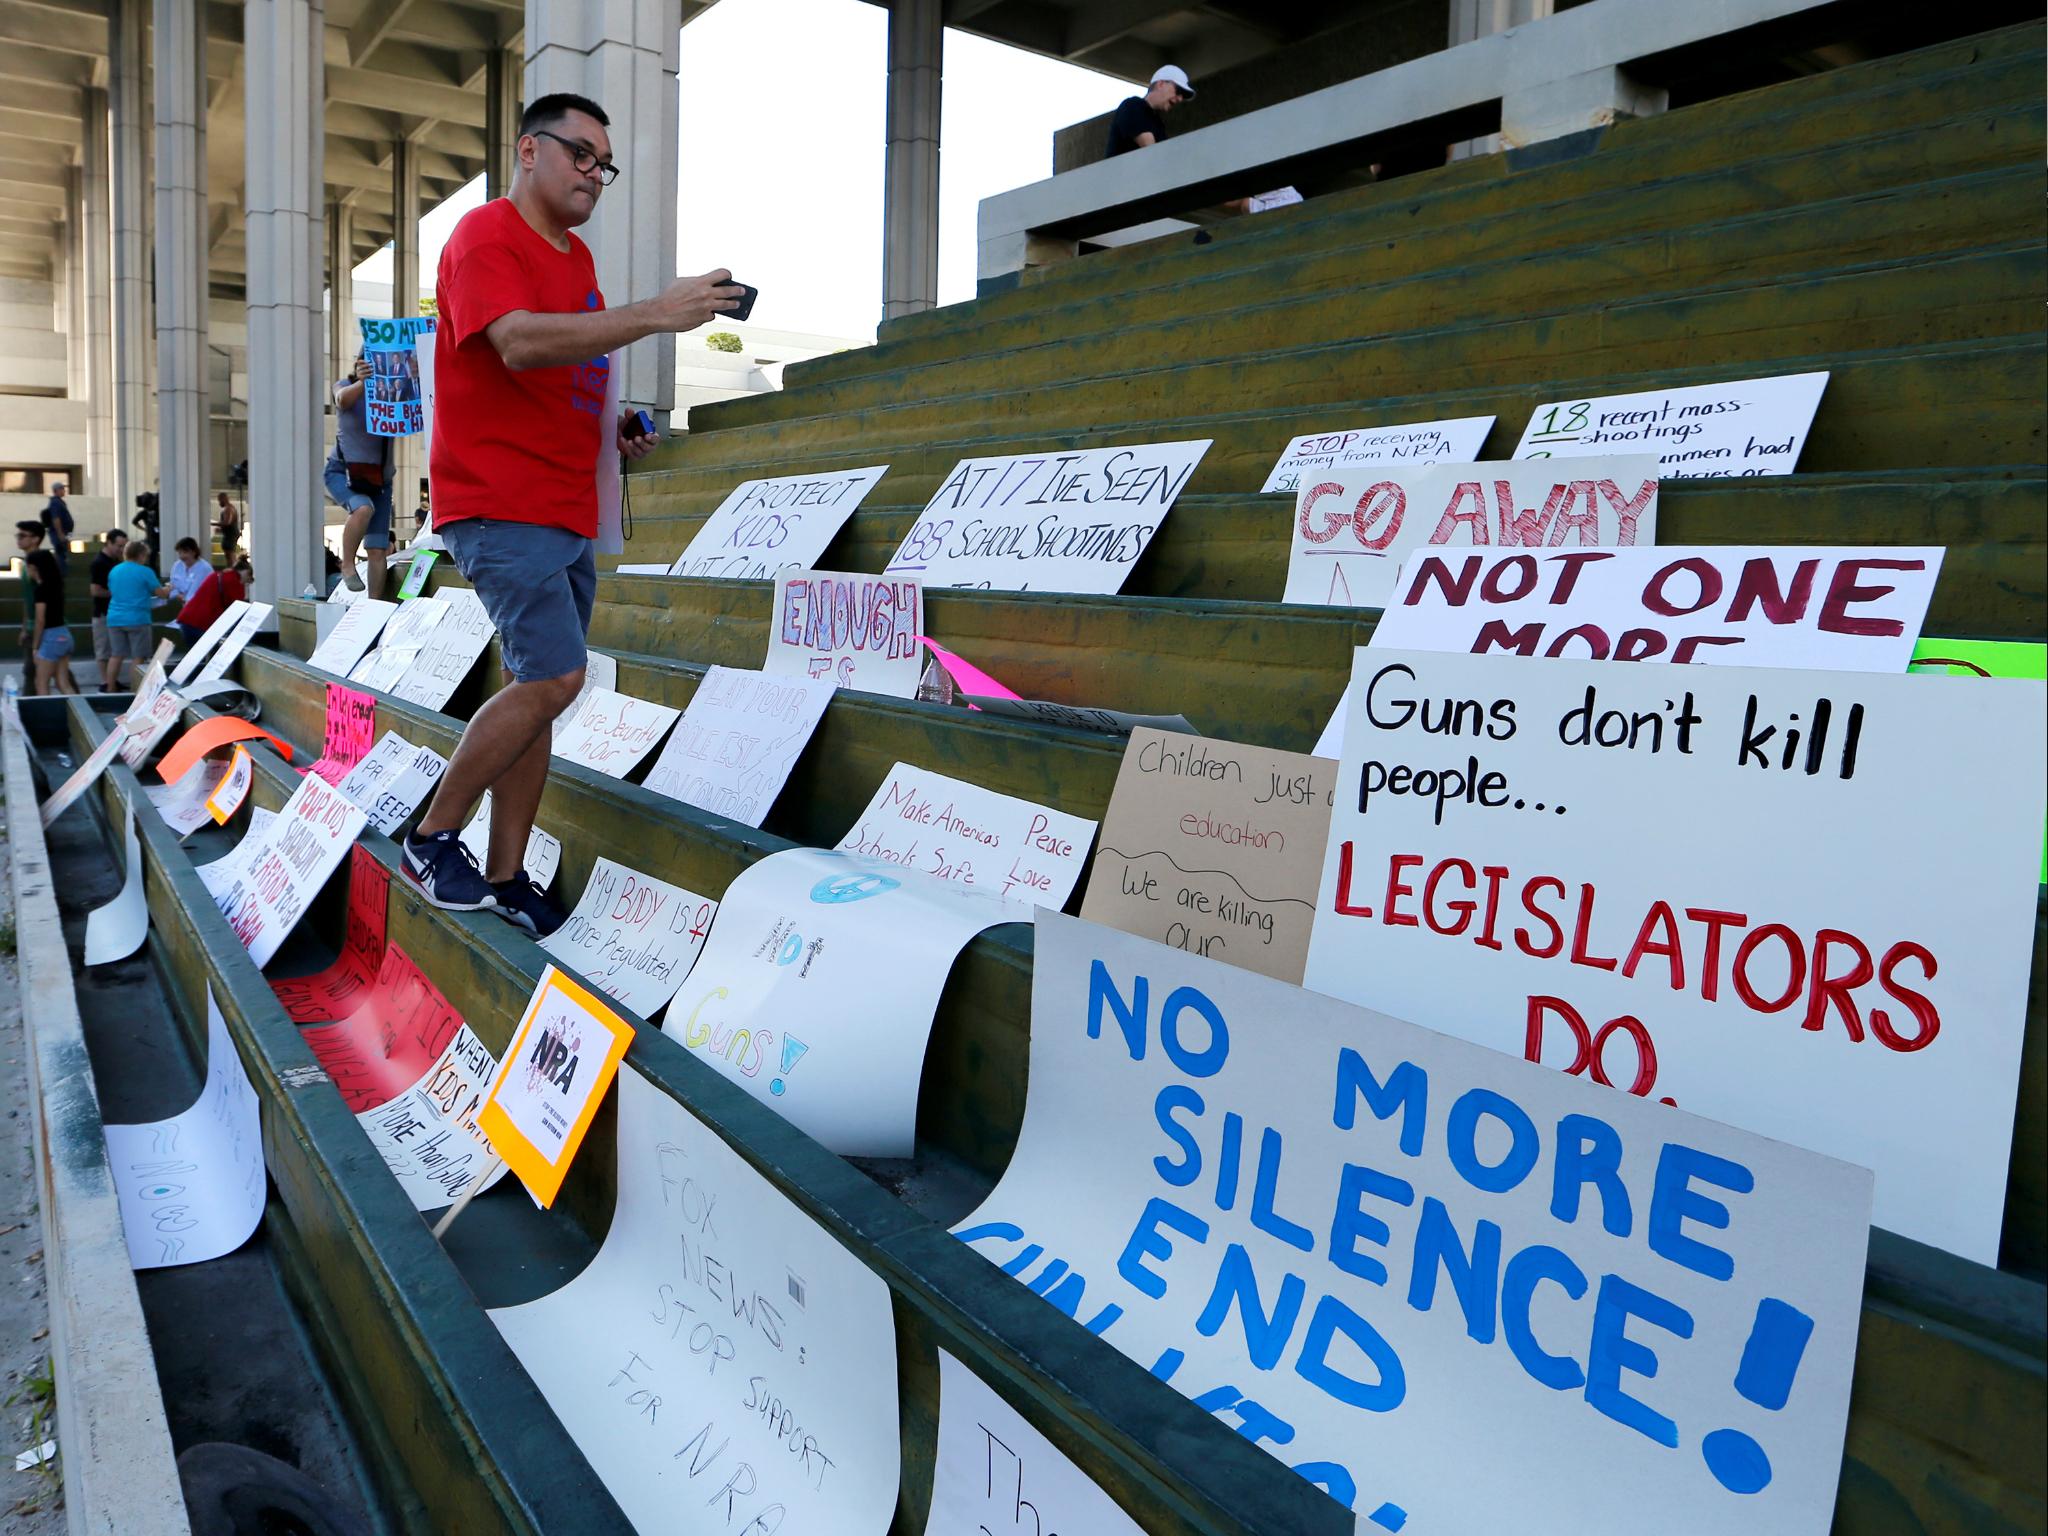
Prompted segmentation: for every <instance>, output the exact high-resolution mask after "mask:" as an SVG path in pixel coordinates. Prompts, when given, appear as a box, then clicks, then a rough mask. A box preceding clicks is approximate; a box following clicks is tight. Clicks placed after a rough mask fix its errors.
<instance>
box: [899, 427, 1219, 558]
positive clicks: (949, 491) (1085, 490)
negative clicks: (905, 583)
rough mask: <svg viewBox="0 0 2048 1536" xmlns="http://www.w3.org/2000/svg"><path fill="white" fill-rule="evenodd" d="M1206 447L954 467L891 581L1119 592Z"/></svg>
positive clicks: (909, 537)
mask: <svg viewBox="0 0 2048 1536" xmlns="http://www.w3.org/2000/svg"><path fill="white" fill-rule="evenodd" d="M1209 443H1210V439H1208V438H1206V437H1205V438H1200V439H1197V440H1194V441H1190V442H1181V443H1139V444H1134V445H1132V446H1131V447H1128V448H1077V449H1074V450H1072V451H1070V452H1065V453H1062V452H1059V451H1057V450H1049V451H1047V452H1043V453H1019V454H1012V455H1009V456H1007V457H1004V458H990V459H962V460H961V461H960V462H959V463H958V464H956V465H955V466H954V467H953V472H952V473H951V474H949V475H948V476H946V479H945V483H944V484H942V485H941V486H940V487H939V488H938V490H937V491H936V492H934V493H933V495H932V499H931V501H930V502H929V503H928V504H927V505H926V506H925V509H924V511H923V512H921V513H919V514H918V519H917V521H916V522H915V523H913V524H911V527H910V531H909V532H908V533H906V534H905V535H904V536H903V543H902V545H901V546H900V547H899V548H898V549H897V551H896V553H895V554H893V555H891V556H890V557H889V564H888V566H887V567H886V572H887V574H889V575H892V576H896V575H903V576H916V577H918V578H919V579H920V580H922V581H923V582H924V584H925V586H927V587H980V588H983V589H985V590H988V591H993V592H1027V591H1029V592H1095V593H1102V594H1108V593H1111V592H1115V591H1117V590H1119V589H1120V588H1121V587H1122V586H1123V584H1124V578H1125V577H1127V576H1129V575H1130V573H1131V567H1132V566H1134V565H1136V564H1137V563H1138V556H1140V555H1142V554H1143V553H1144V552H1145V546H1146V545H1147V544H1149V543H1151V542H1152V535H1153V534H1155V533H1157V532H1158V531H1159V525H1160V523H1161V522H1163V521H1164V520H1165V518H1166V514H1167V512H1168V511H1170V510H1171V509H1172V507H1173V503H1174V501H1175V499H1176V498H1177V497H1178V496H1179V495H1180V494H1181V492H1182V491H1183V490H1185V489H1186V488H1187V483H1188V480H1189V478H1190V477H1191V476H1192V475H1193V474H1194V472H1195V467H1196V466H1197V465H1198V464H1200V463H1201V462H1202V455H1203V454H1205V453H1207V452H1208V451H1209Z"/></svg>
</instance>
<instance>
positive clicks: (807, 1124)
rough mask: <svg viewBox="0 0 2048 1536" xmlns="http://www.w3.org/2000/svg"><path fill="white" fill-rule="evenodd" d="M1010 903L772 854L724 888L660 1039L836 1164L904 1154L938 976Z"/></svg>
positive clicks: (874, 865) (929, 881) (795, 852)
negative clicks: (827, 1151)
mask: <svg viewBox="0 0 2048 1536" xmlns="http://www.w3.org/2000/svg"><path fill="white" fill-rule="evenodd" d="M1018 920H1019V917H1018V908H1016V907H1014V906H1011V905H1009V904H1008V903H1005V902H1000V901H996V900H994V899H992V898H990V897H988V896H983V895H981V894H979V893H977V892H975V891H971V890H969V889H967V888H966V887H965V886H959V885H954V884H952V883H951V882H949V881H945V880H937V879H934V878H933V877H932V876H930V875H922V874H919V873H917V872H916V871H915V870H908V869H898V868H896V867H894V866H893V865H889V864H883V863H880V862H878V861H876V860H873V859H863V858H860V857H858V856H857V855H854V854H849V853H840V852H834V851H828V850H826V849H822V848H785V849H783V850H782V851H781V852H779V853H771V854H770V855H768V857H767V858H765V859H762V860H761V861H760V862H759V863H757V864H754V865H752V866H750V867H749V868H748V869H746V870H744V871H742V872H741V874H740V875H739V877H738V878H737V879H736V880H734V881H733V882H732V884H731V885H729V886H727V887H726V891H725V896H724V899H723V900H722V901H721V902H720V904H719V909H718V921H717V922H716V923H715V924H714V925H713V926H712V929H711V937H710V939H709V941H707V942H706V944H705V945H704V950H703V953H702V954H700V955H699V956H698V957H697V964H696V967H695V968H694V969H693V970H692V971H691V972H690V975H689V979H688V980H687V981H686V982H685V983H684V984H683V988H682V990H681V991H680V992H678V993H677V994H676V999H675V1001H674V1002H673V1003H671V1004H670V1005H669V1010H668V1015H667V1017H666V1019H665V1020H664V1021H663V1023H662V1030H663V1032H664V1033H665V1034H668V1035H670V1036H672V1037H673V1038H675V1039H678V1040H680V1041H682V1043H683V1044H684V1045H685V1046H687V1047H688V1048H689V1049H690V1050H692V1051H694V1052H696V1053H697V1055H698V1056H699V1057H700V1058H701V1059H702V1060H704V1061H706V1062H708V1063H710V1065H711V1066H712V1067H713V1068H714V1069H715V1070H716V1071H717V1072H718V1073H719V1074H720V1075H721V1076H722V1077H725V1078H728V1079H730V1080H731V1081H733V1082H736V1083H738V1084H739V1085H740V1086H741V1087H742V1088H744V1089H746V1090H747V1092H749V1093H751V1094H752V1095H753V1096H754V1097H755V1098H757V1099H759V1100H760V1101H761V1102H762V1103H764V1104H767V1105H768V1106H770V1107H771V1108H772V1109H774V1110H775V1111H776V1113H778V1114H780V1115H781V1116H782V1117H783V1118H784V1119H786V1120H788V1121H789V1122H790V1123H791V1124H793V1125H795V1126H796V1127H797V1128H798V1129H799V1130H802V1131H804V1132H806V1133H808V1134H809V1135H811V1136H812V1137H814V1138H816V1139H817V1140H818V1141H820V1142H823V1143H824V1144H825V1145H826V1146H827V1147H830V1148H831V1149H832V1150H833V1151H834V1152H837V1153H839V1154H841V1155H842V1156H845V1157H908V1156H910V1154H911V1151H912V1148H913V1146H914V1144H915V1141H916V1130H917V1087H918V1079H919V1078H920V1076H921V1075H922V1073H923V1070H924V1051H925V1043H926V1041H927V1040H928V1039H929V1038H930V1035H931V1025H932V1014H933V1012H934V1010H936V1009H937V1007H938V1005H939V994H940V993H941V992H942V991H943V990H944V989H945V985H946V976H947V974H948V973H949V972H950V971H951V970H952V968H953V960H954V958H955V957H956V956H957V955H958V954H959V953H960V950H961V948H962V946H964V945H965V944H966V943H967V941H968V940H969V939H971V938H973V937H974V935H975V934H977V933H979V932H981V931H982V929H984V928H989V927H993V926H995V925H996V924H998V923H1013V922H1016V921H1018Z"/></svg>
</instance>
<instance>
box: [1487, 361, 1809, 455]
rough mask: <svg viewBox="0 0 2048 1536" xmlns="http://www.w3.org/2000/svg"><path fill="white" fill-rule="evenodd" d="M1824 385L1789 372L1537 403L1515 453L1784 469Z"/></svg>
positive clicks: (1796, 451) (1800, 445)
mask: <svg viewBox="0 0 2048 1536" xmlns="http://www.w3.org/2000/svg"><path fill="white" fill-rule="evenodd" d="M1827 387H1828V376H1827V375H1826V374H1825V373H1788V374H1782V375H1780V376H1779V377H1777V378H1774V379H1740V380H1737V381H1735V382H1733V383H1728V384H1698V385H1693V386H1691V387H1689V388H1684V389H1648V390H1643V391H1641V392H1640V393H1637V394H1633V395H1603V396H1599V397H1596V398H1593V399H1587V400H1556V401H1552V402H1551V403H1550V404H1548V405H1539V406H1537V407H1536V410H1535V412H1534V413H1533V414H1532V415H1531V416H1530V417H1529V424H1528V426H1526V427H1524V428H1523V429H1522V441H1521V442H1520V443H1518V444H1517V445H1516V447H1515V457H1516V458H1518V459H1546V458H1548V459H1564V458H1577V457H1579V456H1581V455H1583V454H1588V453H1654V454H1656V455H1657V473H1658V474H1659V475H1661V476H1662V477H1663V478H1664V479H1666V480H1727V479H1737V478H1744V479H1746V478H1754V477H1756V476H1759V475H1789V474H1791V473H1792V471H1793V469H1794V468H1795V467H1796V466H1797V465H1798V463H1799V450H1800V449H1801V448H1803V447H1805V446H1806V431H1807V428H1809V427H1811V426H1812V425H1813V413H1814V412H1815V411H1816V410H1818V409H1819V407H1820V395H1821V391H1822V390H1824V389H1826V388H1827Z"/></svg>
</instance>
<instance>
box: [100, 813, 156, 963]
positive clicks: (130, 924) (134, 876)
mask: <svg viewBox="0 0 2048 1536" xmlns="http://www.w3.org/2000/svg"><path fill="white" fill-rule="evenodd" d="M121 832H122V842H123V844H124V845H125V848H126V858H125V860H124V861H123V867H124V870H125V874H124V876H123V879H122V881H121V889H120V892H119V893H118V894H117V895H116V896H115V897H114V899H113V900H112V901H110V902H108V903H106V905H104V906H99V907H94V908H93V909H92V911H90V912H88V913H86V915H85V963H86V964H87V965H111V964H112V963H113V962H114V961H116V960H126V959H127V958H128V957H129V956H130V955H132V954H134V953H135V951H136V950H138V949H140V948H142V941H143V940H144V939H146V938H148V937H149V895H148V892H147V891H146V890H144V888H143V884H142V839H141V838H139V837H137V836H136V835H135V813H134V811H133V810H130V811H129V812H128V813H127V814H125V815H124V816H122V818H121Z"/></svg>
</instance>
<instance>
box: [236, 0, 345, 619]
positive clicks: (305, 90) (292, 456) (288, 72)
mask: <svg viewBox="0 0 2048 1536" xmlns="http://www.w3.org/2000/svg"><path fill="white" fill-rule="evenodd" d="M325 30H326V16H325V8H324V6H323V5H322V4H321V0H246V4H245V5H244V7H243V10H242V46H243V49H244V53H245V57H244V69H243V75H244V86H245V92H244V98H243V99H244V103H245V108H246V118H245V120H246V121H247V122H248V123H249V124H250V125H251V131H250V132H249V134H248V135H247V140H246V143H245V145H244V153H245V155H246V157H247V160H246V164H247V180H246V184H245V192H244V196H245V198H246V200H247V205H248V214H249V225H248V229H249V234H248V241H249V278H248V286H249V527H248V543H249V552H250V556H251V558H252V560H253V561H254V564H255V573H256V592H255V595H256V597H257V598H258V599H259V600H260V601H264V602H270V601H273V600H275V599H276V598H279V597H294V596H297V595H298V593H299V591H300V590H301V589H302V588H303V587H305V586H306V584H307V583H308V582H311V583H313V584H314V585H315V586H316V587H324V573H325V563H324V561H323V559H322V547H321V542H320V530H321V526H322V524H323V523H324V521H325V513H324V511H323V508H324V507H325V504H326V495H325V493H324V492H323V491H322V490H321V488H320V464H321V461H322V460H323V459H324V458H325V457H326V441H325V439H326V423H325V421H324V419H323V417H322V414H321V407H322V402H323V401H324V400H325V398H326V389H325V384H324V380H323V378H322V375H324V374H325V373H326V371H327V370H326V366H325V365H326V362H327V355H326V337H325V336H324V335H323V334H322V316H321V313H320V286H321V283H320V279H321V263H322V258H323V257H324V256H325V255H326V220H325V218H324V217H323V212H324V206H325V196H326V193H325V188H324V186H323V184H322V175H321V172H322V163H323V158H324V150H325V140H324V133H323V128H322V122H321V112H320V104H321V103H323V102H324V101H325V100H326V99H327V89H326V70H325V67H324V64H323V61H322V57H321V43H322V39H323V36H324V34H325ZM259 125H267V126H268V131H259Z"/></svg>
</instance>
